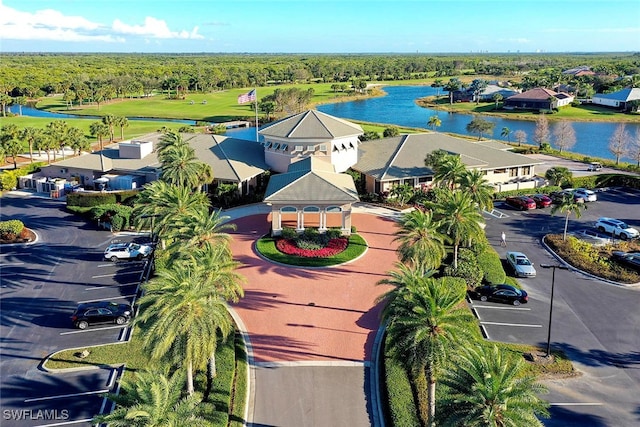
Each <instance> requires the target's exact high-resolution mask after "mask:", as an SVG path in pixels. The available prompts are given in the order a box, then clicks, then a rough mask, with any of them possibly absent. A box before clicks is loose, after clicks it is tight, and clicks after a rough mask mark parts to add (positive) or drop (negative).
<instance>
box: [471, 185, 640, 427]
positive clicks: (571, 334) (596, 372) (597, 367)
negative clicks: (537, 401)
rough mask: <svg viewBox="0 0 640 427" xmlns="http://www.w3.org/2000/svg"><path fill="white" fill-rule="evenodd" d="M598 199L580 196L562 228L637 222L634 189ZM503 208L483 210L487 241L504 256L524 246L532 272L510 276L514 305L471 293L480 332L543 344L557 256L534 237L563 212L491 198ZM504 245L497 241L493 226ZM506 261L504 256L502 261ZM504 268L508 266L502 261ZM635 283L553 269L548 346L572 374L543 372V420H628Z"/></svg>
mask: <svg viewBox="0 0 640 427" xmlns="http://www.w3.org/2000/svg"><path fill="white" fill-rule="evenodd" d="M597 195H598V201H596V202H590V203H587V209H586V210H583V211H582V215H581V218H576V217H575V216H574V215H571V216H570V218H569V224H568V231H569V232H571V231H577V230H580V229H585V228H587V229H590V228H592V227H593V224H594V223H595V221H596V220H597V219H598V218H599V217H603V216H607V217H613V218H616V219H620V220H623V221H625V222H627V223H628V224H629V225H631V226H632V227H634V228H637V229H640V207H639V205H640V191H638V190H630V189H621V188H616V189H605V190H604V191H600V192H598V193H597ZM496 209H497V210H498V211H499V212H500V213H501V214H503V215H504V216H502V217H499V216H501V215H496V216H491V215H485V218H486V220H487V227H486V233H487V237H488V238H489V241H490V242H491V243H492V244H493V246H494V247H495V248H496V250H497V251H498V253H499V254H500V255H501V257H502V258H503V259H504V257H505V253H506V252H507V251H519V252H523V253H525V254H526V255H527V256H528V257H529V259H530V260H531V261H532V262H533V263H534V265H535V266H536V270H537V276H536V277H535V278H526V279H524V278H523V279H518V281H519V283H520V284H521V285H522V287H523V288H524V289H525V290H526V291H527V292H528V294H529V302H528V303H527V304H523V305H521V306H519V307H514V306H510V305H506V304H499V303H491V302H480V301H478V300H473V301H471V302H470V305H471V306H472V308H473V309H474V311H475V313H477V317H478V319H479V321H480V323H481V327H482V329H483V332H484V333H485V334H486V336H487V338H488V339H489V340H495V341H504V342H511V343H523V344H534V345H538V346H540V347H542V348H546V345H547V333H548V331H549V329H548V327H549V314H550V306H551V304H550V303H551V281H552V270H551V269H544V268H541V267H540V264H542V263H544V264H552V265H554V264H558V263H559V260H557V259H555V258H554V257H553V255H552V254H550V253H549V252H548V251H547V250H546V249H545V248H544V247H543V245H542V243H541V239H542V237H543V236H544V235H545V234H548V233H562V231H563V229H564V222H565V215H564V214H562V213H557V214H556V215H554V216H552V215H551V214H550V208H545V209H536V210H531V211H518V210H516V209H513V208H510V207H508V206H506V205H505V204H502V203H498V204H497V205H496ZM503 231H504V232H505V233H506V235H507V247H506V248H505V247H501V246H500V234H501V233H502V232H503ZM505 265H506V263H505ZM506 270H507V273H508V274H511V273H512V271H510V270H509V268H508V267H506ZM639 304H640V286H635V287H624V286H619V285H615V284H611V283H605V282H602V281H600V280H598V279H595V278H592V277H589V276H587V275H584V274H581V273H579V272H576V271H571V270H557V271H556V278H555V290H554V301H553V318H552V323H551V340H550V341H551V348H552V349H558V350H563V351H564V352H565V353H566V354H567V355H568V356H569V357H570V358H571V359H572V361H573V362H574V366H575V367H576V369H577V370H578V371H579V372H580V374H581V375H580V376H579V377H577V378H572V379H558V380H549V381H546V382H545V384H546V385H547V387H548V388H549V390H550V393H549V395H547V396H546V399H547V400H549V402H550V403H551V405H552V406H551V409H550V411H551V414H552V418H551V419H549V420H544V424H545V425H546V426H554V427H555V426H558V427H560V426H563V427H564V426H587V425H588V426H596V427H598V426H634V425H638V423H639V422H640V418H639V417H638V413H640V406H639V405H638V399H637V396H638V395H640V369H639V368H640V353H639V352H638V349H640V334H638V331H639V330H640V310H638V305H639Z"/></svg>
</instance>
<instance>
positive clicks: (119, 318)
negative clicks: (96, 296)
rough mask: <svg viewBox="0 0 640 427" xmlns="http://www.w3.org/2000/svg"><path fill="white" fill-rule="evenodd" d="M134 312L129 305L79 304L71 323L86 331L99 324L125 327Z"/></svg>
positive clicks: (110, 303)
mask: <svg viewBox="0 0 640 427" xmlns="http://www.w3.org/2000/svg"><path fill="white" fill-rule="evenodd" d="M132 313H133V310H132V308H131V306H130V305H129V304H118V303H115V302H112V301H97V302H88V303H83V304H79V305H78V308H76V311H74V312H73V315H72V316H71V321H72V322H73V324H74V325H75V326H76V328H78V329H86V328H87V327H88V326H89V325H94V324H97V323H115V324H117V325H124V324H125V323H127V322H128V321H129V320H131V315H132Z"/></svg>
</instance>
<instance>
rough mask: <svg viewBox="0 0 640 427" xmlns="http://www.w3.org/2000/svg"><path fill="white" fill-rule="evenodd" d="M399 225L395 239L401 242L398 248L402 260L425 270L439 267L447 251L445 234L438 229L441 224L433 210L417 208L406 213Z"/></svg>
mask: <svg viewBox="0 0 640 427" xmlns="http://www.w3.org/2000/svg"><path fill="white" fill-rule="evenodd" d="M399 227H400V229H399V230H398V231H397V232H396V233H395V234H396V238H395V239H394V241H399V242H400V246H399V247H398V249H397V251H398V254H399V255H400V260H401V261H402V262H403V263H405V264H409V265H413V266H415V267H417V268H418V269H419V270H421V271H423V272H426V271H428V270H430V269H433V268H438V267H439V266H440V264H441V263H442V259H443V258H444V256H445V254H446V252H445V249H444V236H443V235H442V234H440V232H439V231H438V227H439V224H438V223H437V222H436V221H435V220H434V219H433V215H432V213H431V211H426V212H424V211H422V210H419V209H416V210H414V211H411V212H408V213H405V214H403V215H402V217H401V218H400V221H399Z"/></svg>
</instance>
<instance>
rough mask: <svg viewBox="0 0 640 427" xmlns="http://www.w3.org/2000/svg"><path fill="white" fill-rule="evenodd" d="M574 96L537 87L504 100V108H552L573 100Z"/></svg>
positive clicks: (567, 103)
mask: <svg viewBox="0 0 640 427" xmlns="http://www.w3.org/2000/svg"><path fill="white" fill-rule="evenodd" d="M573 100H574V96H573V95H569V94H566V93H558V92H555V91H552V90H550V89H545V88H541V87H537V88H534V89H531V90H528V91H526V92H522V93H519V94H517V95H513V96H510V97H509V98H507V99H505V100H504V103H503V108H506V109H526V110H552V109H554V108H559V107H563V106H565V105H569V104H571V102H573Z"/></svg>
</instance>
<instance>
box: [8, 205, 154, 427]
mask: <svg viewBox="0 0 640 427" xmlns="http://www.w3.org/2000/svg"><path fill="white" fill-rule="evenodd" d="M63 207H64V204H63V203H60V202H57V201H52V200H48V199H34V198H23V197H12V196H5V197H3V209H2V214H1V217H2V219H4V218H5V217H11V218H19V219H22V220H23V222H25V224H27V225H28V226H29V227H30V228H32V229H34V230H35V231H36V233H37V234H38V235H39V237H40V241H39V242H38V243H36V244H33V245H29V246H9V247H2V253H1V254H0V262H1V265H2V276H1V277H0V297H1V313H0V320H1V327H2V344H1V345H2V347H1V351H2V360H1V361H0V368H1V381H2V387H1V391H0V403H1V405H2V411H1V412H2V414H1V415H0V417H1V421H0V424H2V426H3V427H4V426H36V425H37V426H51V425H64V424H73V425H79V426H82V425H86V426H89V425H91V422H90V421H91V418H92V417H93V416H94V415H96V414H97V413H100V412H101V411H104V410H105V408H106V406H107V405H110V403H108V402H107V401H106V399H105V398H103V397H102V396H101V394H102V393H104V392H105V391H113V387H114V384H115V383H116V379H117V377H118V375H119V373H120V371H119V370H118V369H92V370H88V371H79V372H66V373H49V372H46V371H44V370H43V369H42V368H41V367H40V366H39V363H40V361H41V360H42V358H43V357H46V356H48V355H50V354H52V353H54V352H56V351H58V350H61V349H65V348H78V347H80V348H82V347H85V346H91V345H96V344H105V343H113V342H117V341H122V340H124V339H126V338H127V336H128V330H129V327H128V325H115V324H103V325H95V326H90V327H89V328H88V329H86V330H79V329H77V328H75V327H74V326H73V324H72V323H71V320H70V316H71V314H72V313H73V311H74V309H75V308H76V306H77V304H78V303H81V302H91V301H99V300H108V301H113V302H126V303H132V302H133V300H134V298H135V296H136V294H137V291H138V285H139V283H140V281H141V279H142V275H143V270H144V267H145V265H146V262H147V261H144V260H143V261H120V262H117V263H113V262H111V261H106V260H104V259H103V251H104V249H105V247H106V246H107V245H108V244H109V243H111V242H112V241H113V240H114V238H115V236H114V235H112V234H111V233H110V232H107V231H101V230H98V229H97V227H95V226H94V225H92V224H87V223H86V222H85V221H84V220H82V219H80V218H78V217H75V216H73V215H69V214H68V213H67V212H66V211H65V210H64V208H63ZM122 239H125V240H132V239H139V237H136V236H127V237H123V238H122ZM106 409H107V410H108V409H109V408H106ZM59 423H64V424H59Z"/></svg>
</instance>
